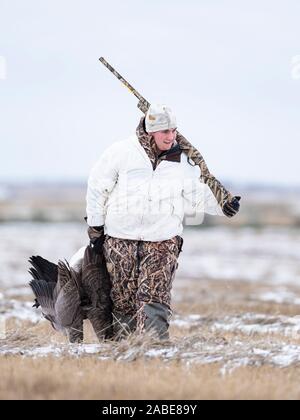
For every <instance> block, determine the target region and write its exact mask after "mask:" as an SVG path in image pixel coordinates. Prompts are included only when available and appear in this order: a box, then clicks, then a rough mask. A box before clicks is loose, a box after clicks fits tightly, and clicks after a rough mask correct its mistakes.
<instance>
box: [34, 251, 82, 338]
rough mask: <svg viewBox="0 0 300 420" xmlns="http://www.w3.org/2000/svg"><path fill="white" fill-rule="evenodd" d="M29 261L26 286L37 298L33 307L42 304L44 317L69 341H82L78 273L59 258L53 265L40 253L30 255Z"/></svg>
mask: <svg viewBox="0 0 300 420" xmlns="http://www.w3.org/2000/svg"><path fill="white" fill-rule="evenodd" d="M29 262H30V263H31V264H32V266H33V268H31V269H30V270H29V272H30V274H31V275H32V276H33V279H32V280H31V281H30V283H29V285H30V287H31V289H32V291H33V293H34V295H35V297H36V299H35V304H34V305H33V306H34V307H36V308H37V307H39V306H41V309H42V314H43V316H44V317H45V318H46V319H47V320H48V321H50V322H51V324H52V327H53V328H54V329H55V330H57V331H60V332H62V333H64V334H65V335H67V336H68V338H69V341H70V342H71V343H74V342H80V341H82V340H83V319H84V311H83V310H82V308H81V306H80V303H81V295H82V292H81V290H80V288H81V286H80V277H79V276H78V273H76V272H75V271H74V270H73V269H72V268H70V266H69V264H68V263H67V262H66V263H64V262H62V261H59V262H58V265H57V266H56V265H55V264H53V263H51V262H49V261H47V260H45V259H44V258H42V257H40V256H33V257H31V258H30V259H29ZM55 276H56V277H55Z"/></svg>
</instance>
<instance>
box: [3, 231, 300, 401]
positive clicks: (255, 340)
mask: <svg viewBox="0 0 300 420" xmlns="http://www.w3.org/2000/svg"><path fill="white" fill-rule="evenodd" d="M0 237H1V242H0V266H1V271H0V338H1V340H0V344H1V347H0V361H1V359H2V361H3V358H4V356H5V357H16V358H20V357H21V358H25V359H27V358H34V359H39V358H44V357H48V358H49V357H52V358H54V359H57V358H68V359H76V360H78V358H80V360H86V359H88V358H93V359H95V360H101V361H117V362H135V361H137V360H144V361H150V360H155V361H159V363H162V364H164V365H165V364H166V365H168V364H170V363H172V362H180V364H182V365H184V366H186V367H187V368H189V367H190V366H214V367H217V371H218V374H219V375H220V376H221V377H228V376H230V375H232V374H233V372H235V371H236V370H238V369H239V368H245V367H250V368H257V369H259V368H264V367H270V368H273V369H275V370H277V369H280V370H282V369H287V368H298V367H299V366H300V264H299V261H300V247H299V244H300V231H299V230H296V229H293V230H291V229H289V228H276V229H271V228H267V229H260V230H257V229H251V228H235V229H232V228H227V227H212V228H202V229H198V230H188V229H187V230H186V231H185V232H184V235H183V238H184V246H183V252H182V253H181V255H180V258H179V268H178V271H177V276H176V279H175V283H174V289H173V304H174V315H173V318H172V322H171V329H170V331H171V338H170V340H169V341H168V342H166V343H164V344H160V343H157V342H155V343H154V342H152V341H151V340H148V341H147V340H145V342H144V343H141V341H140V338H137V337H131V338H130V339H129V340H128V342H127V343H126V344H124V343H122V342H121V343H110V342H105V343H101V344H99V343H97V342H96V339H95V337H94V336H93V334H92V332H91V331H90V329H89V326H88V325H87V326H86V329H87V334H86V339H85V342H84V344H82V345H68V344H67V343H66V341H65V338H64V337H63V336H61V335H59V334H57V333H56V332H54V331H53V330H52V329H51V327H50V326H49V325H48V323H47V322H46V321H44V320H42V318H41V314H40V312H39V311H37V310H34V309H33V308H32V294H31V291H30V289H29V287H28V285H27V284H28V281H29V280H30V276H29V274H28V273H27V270H28V268H29V265H28V262H27V260H28V258H29V257H30V256H31V255H37V254H39V255H41V256H43V257H45V258H47V259H49V260H50V261H53V262H57V260H58V259H60V258H66V259H70V257H71V256H72V255H73V253H75V252H76V250H77V249H78V248H80V247H81V246H83V245H84V244H85V243H86V241H87V240H86V232H85V225H83V224H38V223H20V224H3V225H1V226H0ZM298 314H299V315H298ZM299 396H300V394H299Z"/></svg>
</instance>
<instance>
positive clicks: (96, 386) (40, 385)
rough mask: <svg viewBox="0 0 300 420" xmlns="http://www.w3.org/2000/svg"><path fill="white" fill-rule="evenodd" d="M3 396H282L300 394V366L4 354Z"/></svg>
mask: <svg viewBox="0 0 300 420" xmlns="http://www.w3.org/2000/svg"><path fill="white" fill-rule="evenodd" d="M0 369H1V385H0V398H1V399H4V398H5V399H269V398H272V399H281V398H291V399H298V398H300V384H299V373H300V368H297V369H295V368H289V369H274V368H270V367H262V368H252V367H247V368H240V369H237V370H235V371H234V372H233V373H232V374H231V375H229V376H225V377H223V376H221V374H220V370H219V366H218V365H213V366H207V365H206V366H199V365H198V366H193V367H192V368H191V369H187V368H186V367H184V366H182V365H181V364H180V363H176V362H172V363H169V364H168V365H163V364H162V363H161V362H160V361H155V360H153V361H148V362H144V361H142V360H139V361H135V362H131V363H124V362H114V361H99V360H95V359H86V358H84V359H76V360H74V359H69V358H63V359H54V358H45V359H30V358H24V359H20V358H19V359H17V358H16V357H5V358H1V359H0Z"/></svg>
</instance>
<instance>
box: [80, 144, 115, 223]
mask: <svg viewBox="0 0 300 420" xmlns="http://www.w3.org/2000/svg"><path fill="white" fill-rule="evenodd" d="M118 155H119V154H118V150H116V144H114V145H112V146H110V147H108V148H107V149H106V150H105V151H104V152H103V154H102V155H101V157H100V159H99V160H98V161H97V163H96V165H95V166H94V167H93V168H92V170H91V173H90V176H89V179H88V187H87V194H86V204H87V205H86V214H87V223H88V225H89V226H103V225H104V224H105V213H106V210H105V204H106V201H107V199H108V197H109V195H110V193H111V192H112V190H113V188H114V186H115V185H116V183H117V181H118V173H119V164H118Z"/></svg>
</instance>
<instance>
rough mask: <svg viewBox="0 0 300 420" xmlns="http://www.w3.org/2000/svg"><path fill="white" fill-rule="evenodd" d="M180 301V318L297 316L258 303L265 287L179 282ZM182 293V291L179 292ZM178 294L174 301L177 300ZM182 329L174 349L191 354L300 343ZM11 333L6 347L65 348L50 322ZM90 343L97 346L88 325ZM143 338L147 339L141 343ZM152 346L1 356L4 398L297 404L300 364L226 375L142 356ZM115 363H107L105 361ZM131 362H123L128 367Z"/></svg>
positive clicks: (15, 325) (217, 367) (217, 368)
mask: <svg viewBox="0 0 300 420" xmlns="http://www.w3.org/2000/svg"><path fill="white" fill-rule="evenodd" d="M178 287H179V288H180V300H177V301H176V303H175V314H176V313H177V314H180V315H182V316H186V315H189V314H201V315H203V316H205V317H207V318H208V319H209V317H219V318H222V317H224V316H229V315H236V314H243V313H247V312H254V313H260V314H261V313H262V314H269V315H286V316H295V315H298V313H299V312H298V311H299V307H298V306H295V305H286V304H274V303H266V302H259V301H257V300H255V299H253V298H252V297H251V296H253V293H257V292H259V291H260V290H262V291H263V290H264V289H266V287H267V286H264V285H249V284H243V283H237V282H234V283H232V284H231V283H223V282H220V283H218V282H214V283H209V282H206V283H203V282H202V283H201V282H197V281H195V282H194V283H193V285H192V287H193V288H192V292H193V293H191V284H190V283H187V284H186V285H185V286H183V285H182V284H180V285H179V286H178ZM177 292H178V291H177ZM177 292H176V290H175V295H176V293H177ZM209 325H210V324H209V323H207V325H205V324H203V325H201V329H200V330H199V327H198V329H197V327H191V328H186V329H182V328H179V327H177V326H176V325H173V326H172V327H171V335H172V343H171V344H168V343H167V344H166V345H165V346H167V345H169V346H170V345H174V344H176V345H177V346H178V347H179V348H180V349H181V350H182V354H183V353H184V352H187V351H189V349H192V348H193V344H194V342H196V341H197V342H198V343H203V344H207V343H208V344H209V345H211V346H212V347H214V346H215V347H217V346H219V345H220V344H221V345H224V346H225V347H226V346H227V347H230V346H233V345H234V343H235V342H237V341H240V342H242V343H244V345H245V347H247V346H248V347H249V348H250V349H251V348H252V347H259V348H264V346H268V345H274V346H276V345H277V344H282V343H285V344H294V345H299V344H300V340H299V338H298V337H297V336H294V337H286V336H283V335H281V334H270V335H269V334H265V335H264V336H261V335H256V334H254V335H249V336H247V335H245V334H243V333H239V332H224V333H221V332H216V331H213V330H212V329H211V328H210V326H209ZM7 329H8V335H7V339H6V340H2V344H3V345H4V346H5V345H10V346H16V347H18V348H24V349H26V348H28V347H30V348H38V347H40V346H44V345H48V344H49V343H50V344H53V345H55V344H57V345H61V344H62V343H65V339H64V338H63V337H62V336H61V335H59V334H56V333H55V332H53V330H52V329H51V327H50V325H48V323H44V322H43V323H38V324H35V325H34V324H31V323H30V322H25V321H21V322H20V321H16V320H10V321H9V322H8V323H7ZM85 332H86V334H85V342H86V343H93V342H95V337H94V334H93V332H92V330H91V328H90V327H89V326H87V328H86V331H85ZM143 340H144V341H143ZM151 346H152V347H153V342H152V343H151V342H150V341H149V342H148V341H147V338H145V339H141V338H134V337H133V338H131V339H130V340H128V341H123V342H121V343H108V344H107V345H106V347H105V346H104V347H105V352H104V353H103V354H102V353H101V352H100V353H98V354H91V355H86V354H85V355H83V356H81V357H78V356H77V357H76V356H75V357H71V356H69V355H68V354H67V353H66V354H63V355H62V356H61V357H54V356H53V357H44V358H32V357H24V356H21V355H10V356H1V357H0V370H1V384H0V399H299V398H300V384H299V374H300V366H298V365H297V364H294V365H293V366H290V367H288V368H280V367H278V366H277V367H276V366H272V365H269V364H266V365H263V366H246V367H238V368H236V369H233V370H232V371H231V370H230V371H228V372H227V373H226V374H225V375H224V374H223V373H222V364H220V363H211V364H203V365H202V364H199V363H198V364H197V363H186V360H185V362H184V363H183V362H182V361H181V360H180V357H177V358H176V360H172V359H170V360H167V361H166V360H162V359H161V358H159V357H157V358H154V359H149V358H146V357H144V354H145V352H146V351H147V350H148V349H149V348H151ZM131 348H134V349H135V352H134V354H133V356H132V357H129V358H127V359H123V360H122V361H121V360H120V355H122V354H125V353H126V352H128V351H129V350H130V349H131ZM103 355H105V356H106V357H110V359H107V360H101V359H99V356H103ZM124 360H125V361H124Z"/></svg>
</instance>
